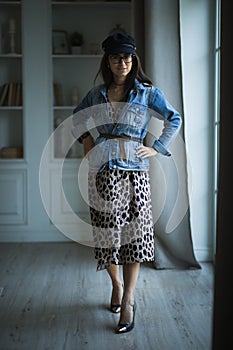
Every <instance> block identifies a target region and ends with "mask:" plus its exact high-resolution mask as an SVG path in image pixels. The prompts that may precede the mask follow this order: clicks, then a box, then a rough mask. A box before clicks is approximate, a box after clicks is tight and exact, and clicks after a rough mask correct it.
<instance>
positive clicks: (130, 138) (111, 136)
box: [99, 133, 143, 142]
mask: <svg viewBox="0 0 233 350" xmlns="http://www.w3.org/2000/svg"><path fill="white" fill-rule="evenodd" d="M99 136H100V137H104V138H106V139H123V140H127V141H135V142H142V141H143V138H140V137H134V136H130V135H126V134H119V135H118V134H104V133H103V134H102V133H101V134H100V135H99Z"/></svg>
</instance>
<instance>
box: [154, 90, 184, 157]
mask: <svg viewBox="0 0 233 350" xmlns="http://www.w3.org/2000/svg"><path fill="white" fill-rule="evenodd" d="M149 108H150V109H152V110H155V111H156V112H157V113H159V115H160V116H161V118H159V119H162V120H163V124H164V125H163V129H162V133H161V135H160V136H159V138H158V139H157V140H156V141H155V142H154V144H153V146H152V147H153V148H154V149H155V150H156V151H158V152H159V153H161V154H163V155H165V156H171V153H170V152H169V150H168V146H169V145H170V143H171V142H172V141H173V139H174V138H175V136H176V135H177V134H178V132H179V130H180V128H181V125H182V118H181V115H180V114H179V113H178V112H177V111H176V110H175V109H174V108H173V106H172V105H171V104H170V103H169V102H168V101H167V100H166V98H165V96H164V94H163V92H162V91H161V90H160V89H158V88H156V87H152V91H151V98H150V103H149Z"/></svg>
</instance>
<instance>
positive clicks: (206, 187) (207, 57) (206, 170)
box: [180, 0, 215, 261]
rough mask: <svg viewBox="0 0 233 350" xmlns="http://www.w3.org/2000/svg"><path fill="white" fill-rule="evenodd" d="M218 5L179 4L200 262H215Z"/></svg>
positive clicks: (195, 240) (209, 2)
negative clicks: (215, 30) (215, 66)
mask: <svg viewBox="0 0 233 350" xmlns="http://www.w3.org/2000/svg"><path fill="white" fill-rule="evenodd" d="M214 13H215V12H214V1H213V0H205V1H202V0H195V1H194V0H180V17H181V50H182V71H183V89H184V90H183V93H184V112H185V137H186V145H187V153H188V157H189V161H190V168H189V188H190V212H191V228H192V237H193V243H194V249H195V254H196V257H197V259H198V260H199V261H207V260H212V258H213V251H212V250H213V237H214V232H213V231H214V225H213V202H214V199H213V198H214V197H213V196H214V194H213V192H214V190H213V156H214V154H213V153H214V147H213V138H214V20H215V15H214Z"/></svg>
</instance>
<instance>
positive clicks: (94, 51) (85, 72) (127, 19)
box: [52, 1, 133, 157]
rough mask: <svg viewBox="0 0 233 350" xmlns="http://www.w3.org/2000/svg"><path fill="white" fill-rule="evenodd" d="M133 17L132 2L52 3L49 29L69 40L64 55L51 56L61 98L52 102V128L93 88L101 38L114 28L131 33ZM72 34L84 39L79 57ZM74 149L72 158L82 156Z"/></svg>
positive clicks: (55, 81) (54, 78) (79, 151)
mask: <svg viewBox="0 0 233 350" xmlns="http://www.w3.org/2000/svg"><path fill="white" fill-rule="evenodd" d="M132 18H133V15H132V1H53V2H52V30H55V31H57V30H59V31H65V33H66V36H67V38H68V43H67V50H68V52H67V53H66V54H56V53H52V67H53V83H56V84H58V87H59V89H60V95H61V98H60V103H59V105H57V104H56V101H55V102H54V106H53V119H54V122H53V123H52V124H53V125H52V126H53V127H54V126H56V125H57V123H56V121H57V120H60V121H61V120H64V119H66V118H67V117H68V116H69V115H71V114H72V111H73V109H74V107H75V106H76V105H77V103H79V102H80V101H81V99H82V98H83V97H84V95H85V94H86V93H87V92H88V90H89V89H90V88H91V87H93V86H94V78H95V76H96V73H97V71H98V68H99V64H100V61H101V57H102V54H103V52H102V49H101V43H102V41H103V39H104V38H105V37H107V36H108V35H109V33H110V32H111V31H112V30H113V29H114V28H116V26H117V25H120V28H121V29H123V30H125V31H126V32H127V33H129V34H132V33H133V21H132ZM75 31H77V32H79V33H81V34H82V35H83V39H84V44H83V47H82V54H78V55H74V54H72V53H71V47H70V43H69V37H70V35H71V34H72V33H73V32H75ZM52 40H53V38H52ZM98 82H100V80H98ZM74 89H75V90H76V91H77V97H76V101H77V103H73V101H72V95H73V91H74ZM54 100H56V99H54ZM74 149H75V150H74V152H73V156H74V157H82V149H81V146H80V145H79V144H76V145H75V146H74ZM70 154H71V155H72V152H71V153H70ZM71 157H72V156H71Z"/></svg>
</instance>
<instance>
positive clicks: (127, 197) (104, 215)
mask: <svg viewBox="0 0 233 350" xmlns="http://www.w3.org/2000/svg"><path fill="white" fill-rule="evenodd" d="M88 185H89V186H88V188H89V190H88V194H89V204H90V215H91V223H92V229H93V238H94V246H95V248H94V250H95V258H96V259H97V270H103V269H105V268H107V267H108V266H109V265H111V264H116V265H125V264H131V263H135V262H139V263H141V262H146V261H153V260H154V233H153V219H152V207H151V194H150V179H149V174H148V172H145V171H126V170H116V169H114V170H111V169H109V168H105V169H104V170H103V171H101V172H99V173H97V174H96V173H89V183H88Z"/></svg>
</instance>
